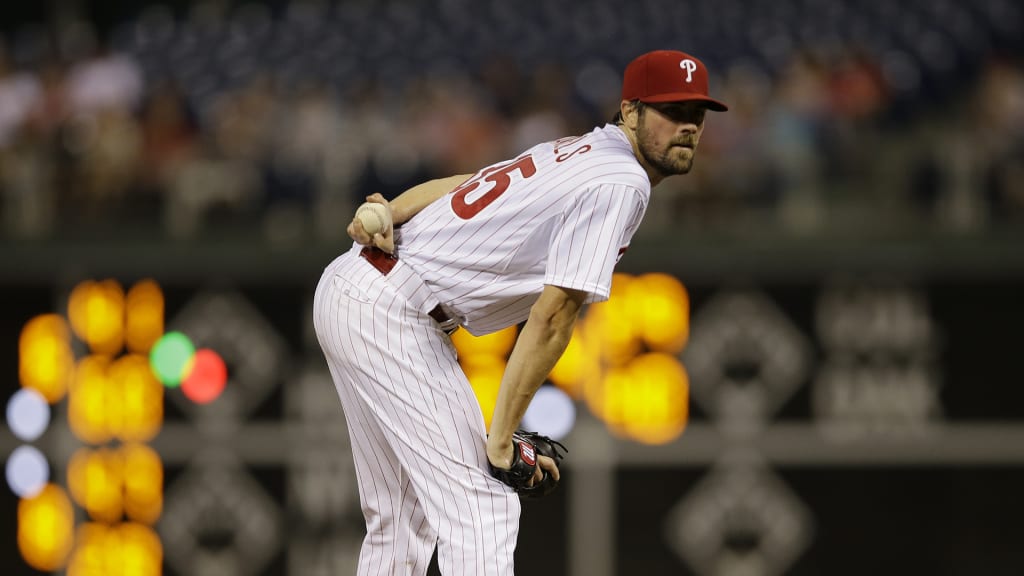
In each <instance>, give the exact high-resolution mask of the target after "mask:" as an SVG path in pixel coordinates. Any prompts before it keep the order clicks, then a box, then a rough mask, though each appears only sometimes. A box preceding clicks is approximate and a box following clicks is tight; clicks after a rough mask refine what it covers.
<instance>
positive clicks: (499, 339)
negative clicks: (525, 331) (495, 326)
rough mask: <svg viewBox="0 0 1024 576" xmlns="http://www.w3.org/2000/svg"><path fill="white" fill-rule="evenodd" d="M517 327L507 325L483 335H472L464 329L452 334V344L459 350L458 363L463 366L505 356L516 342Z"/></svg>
mask: <svg viewBox="0 0 1024 576" xmlns="http://www.w3.org/2000/svg"><path fill="white" fill-rule="evenodd" d="M517 331H518V328H517V327H516V326H509V327H508V328H505V329H504V330H499V331H497V332H494V333H492V334H486V335H484V336H473V335H472V334H470V333H469V332H468V331H466V330H456V331H455V332H454V333H453V334H452V344H454V345H455V349H456V350H457V351H458V352H459V363H461V364H462V365H463V366H467V365H469V364H475V363H485V364H486V363H490V362H491V361H493V359H495V358H506V357H507V356H508V354H509V352H511V351H512V347H513V346H515V343H516V335H517Z"/></svg>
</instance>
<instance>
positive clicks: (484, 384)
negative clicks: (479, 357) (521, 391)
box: [466, 357, 505, 430]
mask: <svg viewBox="0 0 1024 576" xmlns="http://www.w3.org/2000/svg"><path fill="white" fill-rule="evenodd" d="M488 358H492V359H491V361H490V362H477V363H474V364H472V365H470V366H468V367H466V377H467V378H469V383H470V384H471V385H472V386H473V393H474V394H476V399H477V402H479V403H480V411H481V412H482V413H483V416H484V426H486V428H487V429H488V430H490V428H491V417H492V416H494V406H495V405H496V404H497V402H498V388H500V387H501V377H502V375H503V374H504V373H505V362H504V361H503V360H500V359H497V358H493V357H488Z"/></svg>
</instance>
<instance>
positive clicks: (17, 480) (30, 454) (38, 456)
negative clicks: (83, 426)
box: [7, 445, 50, 498]
mask: <svg viewBox="0 0 1024 576" xmlns="http://www.w3.org/2000/svg"><path fill="white" fill-rule="evenodd" d="M49 480H50V465H49V463H47V462H46V457H45V456H43V453H42V452H40V451H39V450H38V449H37V448H36V447H35V446H26V445H22V446H18V447H17V448H15V449H14V451H13V452H11V456H10V458H8V459H7V485H8V486H10V487H11V491H12V492H14V493H15V494H17V495H18V497H19V498H31V497H33V496H35V495H36V494H38V493H39V491H40V490H42V489H43V487H44V486H46V483H47V482H49Z"/></svg>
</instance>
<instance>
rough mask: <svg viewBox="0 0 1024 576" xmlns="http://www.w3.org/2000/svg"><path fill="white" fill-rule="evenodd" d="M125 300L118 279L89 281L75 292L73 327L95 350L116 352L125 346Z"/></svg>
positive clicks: (71, 305)
mask: <svg viewBox="0 0 1024 576" xmlns="http://www.w3.org/2000/svg"><path fill="white" fill-rule="evenodd" d="M124 300H125V298H124V290H123V289H122V288H121V285H120V284H119V283H118V282H117V281H116V280H104V281H102V282H95V281H93V280H87V281H85V282H82V283H80V284H78V285H77V286H75V288H74V289H73V290H72V291H71V297H70V298H69V300H68V319H69V320H70V321H71V328H72V330H74V331H75V334H76V335H77V336H78V337H79V338H81V339H82V340H83V341H84V342H85V343H86V344H88V345H89V348H90V349H91V350H92V351H93V352H96V353H101V354H114V353H117V352H118V351H120V350H121V348H122V347H123V346H124V324H125V322H124V316H125V302H124Z"/></svg>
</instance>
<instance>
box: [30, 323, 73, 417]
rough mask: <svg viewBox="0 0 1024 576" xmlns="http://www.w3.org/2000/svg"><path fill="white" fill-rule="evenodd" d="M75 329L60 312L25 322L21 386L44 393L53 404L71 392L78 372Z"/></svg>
mask: <svg viewBox="0 0 1024 576" xmlns="http://www.w3.org/2000/svg"><path fill="white" fill-rule="evenodd" d="M74 364H75V357H74V353H73V352H72V351H71V332H70V330H69V329H68V325H67V322H65V321H64V318H62V317H60V316H58V315H57V314H43V315H40V316H36V317H35V318H32V319H31V320H29V321H28V322H26V323H25V326H24V327H23V328H22V329H21V336H20V337H19V338H18V378H19V379H20V381H21V385H22V386H24V387H26V388H32V389H34V390H36V391H37V392H39V393H40V394H42V395H43V397H44V398H46V401H47V402H49V403H50V404H54V403H56V402H59V401H60V400H61V399H62V398H64V395H65V394H66V393H67V389H68V383H69V382H70V380H71V375H72V373H73V371H74Z"/></svg>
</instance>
